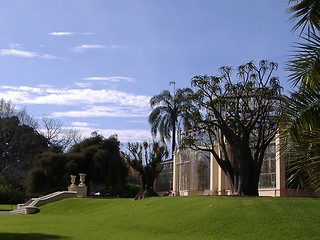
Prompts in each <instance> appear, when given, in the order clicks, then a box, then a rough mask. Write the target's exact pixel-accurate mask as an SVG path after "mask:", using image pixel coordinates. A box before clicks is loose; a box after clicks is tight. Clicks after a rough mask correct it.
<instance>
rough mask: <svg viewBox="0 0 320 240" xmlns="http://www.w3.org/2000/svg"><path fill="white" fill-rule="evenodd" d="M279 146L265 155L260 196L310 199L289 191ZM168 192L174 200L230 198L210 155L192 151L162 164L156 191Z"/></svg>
mask: <svg viewBox="0 0 320 240" xmlns="http://www.w3.org/2000/svg"><path fill="white" fill-rule="evenodd" d="M279 144H280V141H279V138H275V140H274V141H273V142H272V143H271V144H270V145H269V146H268V148H267V150H266V152H265V156H264V161H263V165H262V169H261V175H260V181H259V196H272V197H280V196H306V195H308V196H310V193H309V194H308V193H306V192H301V191H297V190H295V189H292V190H290V189H287V188H286V177H285V174H286V167H285V161H284V160H283V159H282V156H281V154H280V151H279ZM169 189H171V190H172V191H173V193H174V195H175V196H194V195H229V194H230V187H229V182H228V179H227V177H226V176H225V174H224V172H223V171H222V169H221V168H220V167H219V165H218V163H217V161H216V160H215V159H214V157H213V156H212V155H211V153H209V152H203V151H195V150H191V149H182V150H177V151H176V153H175V155H174V158H173V160H169V161H165V162H164V163H163V169H162V172H161V174H160V175H159V177H158V178H157V180H156V183H155V190H156V191H157V192H158V193H159V194H160V195H162V194H163V193H165V192H167V191H168V190H169ZM311 195H312V194H311Z"/></svg>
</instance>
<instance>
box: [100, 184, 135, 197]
mask: <svg viewBox="0 0 320 240" xmlns="http://www.w3.org/2000/svg"><path fill="white" fill-rule="evenodd" d="M139 190H140V186H139V185H135V184H127V185H118V186H115V187H107V188H105V189H103V190H102V191H101V194H102V196H110V197H121V198H134V197H135V196H136V195H137V193H138V192H139Z"/></svg>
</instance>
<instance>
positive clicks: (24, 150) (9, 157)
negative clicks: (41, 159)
mask: <svg viewBox="0 0 320 240" xmlns="http://www.w3.org/2000/svg"><path fill="white" fill-rule="evenodd" d="M48 149H49V148H48V142H47V139H46V138H45V137H44V136H42V135H41V134H39V133H38V132H37V131H36V130H35V129H34V128H32V127H30V126H28V125H24V124H21V123H20V121H19V119H18V117H16V116H13V117H4V118H0V153H1V154H0V166H1V169H2V172H3V173H4V174H6V175H7V176H9V177H11V178H12V179H14V180H16V181H18V180H23V179H24V178H25V176H26V173H27V172H28V170H30V169H31V168H32V163H33V159H34V156H36V155H37V154H40V153H42V152H44V151H47V150H48Z"/></svg>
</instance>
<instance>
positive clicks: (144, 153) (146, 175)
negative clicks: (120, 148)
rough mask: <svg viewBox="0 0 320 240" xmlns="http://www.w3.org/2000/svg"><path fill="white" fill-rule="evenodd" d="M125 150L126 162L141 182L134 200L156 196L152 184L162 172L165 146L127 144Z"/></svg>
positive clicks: (146, 143) (158, 144)
mask: <svg viewBox="0 0 320 240" xmlns="http://www.w3.org/2000/svg"><path fill="white" fill-rule="evenodd" d="M127 149H128V152H127V153H126V154H125V158H126V161H127V163H128V164H129V165H130V166H131V167H132V168H133V169H135V170H136V171H137V172H138V173H139V175H140V180H141V190H140V192H139V193H138V194H137V196H136V197H135V199H142V198H145V197H150V196H157V193H156V192H155V191H154V189H153V184H154V181H155V179H156V178H157V176H158V175H159V173H160V172H161V170H162V167H161V163H162V161H163V160H164V158H165V157H167V155H168V152H167V148H166V146H165V145H163V144H160V143H159V142H153V143H148V142H143V143H128V146H127Z"/></svg>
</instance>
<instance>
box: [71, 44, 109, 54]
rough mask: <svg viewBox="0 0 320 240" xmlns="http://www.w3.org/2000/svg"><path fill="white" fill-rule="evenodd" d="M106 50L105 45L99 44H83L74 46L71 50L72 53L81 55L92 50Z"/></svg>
mask: <svg viewBox="0 0 320 240" xmlns="http://www.w3.org/2000/svg"><path fill="white" fill-rule="evenodd" d="M104 48H106V46H105V45H101V44H83V45H79V46H76V47H74V48H72V51H73V52H76V53H83V52H86V51H88V50H93V49H104Z"/></svg>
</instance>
